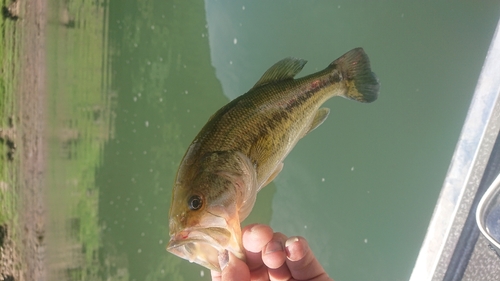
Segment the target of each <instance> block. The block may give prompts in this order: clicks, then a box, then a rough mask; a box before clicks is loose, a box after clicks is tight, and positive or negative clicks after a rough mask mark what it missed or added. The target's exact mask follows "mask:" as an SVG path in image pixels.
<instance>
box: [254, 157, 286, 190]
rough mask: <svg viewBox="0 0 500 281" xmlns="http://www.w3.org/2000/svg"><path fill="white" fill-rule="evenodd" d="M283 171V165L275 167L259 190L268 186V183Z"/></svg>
mask: <svg viewBox="0 0 500 281" xmlns="http://www.w3.org/2000/svg"><path fill="white" fill-rule="evenodd" d="M281 170H283V163H279V164H278V166H276V169H274V171H273V173H272V174H271V175H270V176H269V178H268V179H267V181H266V182H265V183H264V184H263V185H261V186H260V187H259V190H261V189H262V188H263V187H264V186H266V185H268V184H269V183H270V182H272V181H273V180H274V178H276V176H277V175H278V174H279V173H280V172H281Z"/></svg>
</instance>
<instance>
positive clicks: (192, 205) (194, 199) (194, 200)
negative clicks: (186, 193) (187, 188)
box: [188, 195, 203, 211]
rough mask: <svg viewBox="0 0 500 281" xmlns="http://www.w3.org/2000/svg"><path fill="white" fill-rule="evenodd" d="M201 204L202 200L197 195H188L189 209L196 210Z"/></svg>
mask: <svg viewBox="0 0 500 281" xmlns="http://www.w3.org/2000/svg"><path fill="white" fill-rule="evenodd" d="M202 205H203V200H202V199H201V197H200V196H199V195H193V196H191V197H189V200H188V206H189V209H190V210H193V211H196V210H198V209H200V208H201V206H202Z"/></svg>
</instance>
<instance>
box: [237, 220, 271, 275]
mask: <svg viewBox="0 0 500 281" xmlns="http://www.w3.org/2000/svg"><path fill="white" fill-rule="evenodd" d="M242 233H243V235H242V236H243V237H242V241H243V248H245V255H246V258H247V261H246V262H247V265H248V268H249V269H250V274H251V277H252V280H265V279H268V278H269V277H268V273H267V267H266V266H265V265H264V262H263V261H262V254H261V252H262V249H263V248H264V246H265V245H267V243H269V241H271V239H272V238H273V230H272V229H271V228H270V227H269V226H267V225H263V224H251V225H248V226H246V227H244V228H243V230H242Z"/></svg>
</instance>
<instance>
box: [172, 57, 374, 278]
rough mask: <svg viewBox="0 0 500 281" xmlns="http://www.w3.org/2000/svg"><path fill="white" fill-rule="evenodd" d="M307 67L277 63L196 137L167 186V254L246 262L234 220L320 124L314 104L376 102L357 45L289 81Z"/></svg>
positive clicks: (323, 114) (215, 262)
mask: <svg viewBox="0 0 500 281" xmlns="http://www.w3.org/2000/svg"><path fill="white" fill-rule="evenodd" d="M305 64H306V61H305V60H302V59H296V58H286V59H283V60H281V61H279V62H277V63H276V64H274V65H273V66H272V67H271V68H269V69H268V70H267V71H266V72H265V73H264V75H263V76H262V78H260V80H259V81H258V82H257V83H256V84H255V86H253V88H252V89H250V90H249V91H248V92H247V93H246V94H244V95H242V96H240V97H238V98H236V99H234V100H233V101H231V102H229V103H228V104H227V105H225V106H224V107H222V108H221V109H219V110H218V111H217V112H216V113H215V114H214V115H213V116H212V117H210V119H209V120H208V122H207V124H206V125H205V126H204V127H203V128H202V129H201V131H200V132H199V133H198V135H197V136H196V137H195V139H194V140H193V142H192V143H191V145H190V146H189V148H188V150H187V152H186V154H185V155H184V158H183V159H182V162H181V164H180V166H179V170H178V172H177V176H176V180H175V186H174V188H173V194H172V204H171V207H170V214H169V216H170V222H169V228H170V231H169V234H170V242H169V243H168V245H167V250H168V251H169V252H171V253H173V254H175V255H177V256H179V257H181V258H184V259H187V260H189V261H191V262H196V263H198V264H200V265H203V266H205V267H207V268H209V269H211V270H217V271H220V270H221V267H220V264H219V258H220V257H227V254H228V251H229V252H232V253H233V254H234V255H235V256H237V257H238V258H240V259H245V254H244V251H243V248H242V244H241V227H240V222H241V221H243V220H244V219H245V218H246V217H247V216H248V214H249V213H250V211H251V210H252V207H253V205H254V203H255V200H256V195H257V192H258V191H259V190H260V189H261V188H262V187H264V186H266V185H267V184H268V183H269V182H271V181H272V180H273V179H274V178H275V177H276V176H277V175H278V174H279V172H280V171H281V170H282V168H283V160H284V159H285V157H286V156H287V155H288V153H289V152H290V151H291V150H292V148H293V147H294V146H295V144H296V143H297V142H298V141H299V140H300V139H301V138H302V137H304V136H305V135H306V134H308V133H310V132H311V131H312V130H314V129H315V128H317V127H318V126H319V125H321V124H322V123H323V121H325V119H326V118H327V116H328V113H329V112H330V110H329V109H328V108H320V106H321V105H322V104H323V103H324V102H325V101H326V100H328V99H329V98H331V97H333V96H341V97H344V98H348V99H352V100H356V101H360V102H372V101H374V100H376V99H377V96H378V92H379V88H380V85H379V82H378V79H377V78H376V76H375V74H374V73H372V71H371V69H370V63H369V60H368V57H367V55H366V54H365V52H364V51H363V49H361V48H356V49H353V50H351V51H349V52H347V53H346V54H344V55H343V56H341V57H340V58H338V59H337V60H335V61H333V62H332V63H331V64H330V65H328V67H327V68H325V69H324V70H322V71H319V72H316V73H313V74H311V75H308V76H305V77H302V78H298V79H293V77H294V76H295V75H296V74H297V73H299V72H300V71H301V70H302V68H303V67H304V65H305Z"/></svg>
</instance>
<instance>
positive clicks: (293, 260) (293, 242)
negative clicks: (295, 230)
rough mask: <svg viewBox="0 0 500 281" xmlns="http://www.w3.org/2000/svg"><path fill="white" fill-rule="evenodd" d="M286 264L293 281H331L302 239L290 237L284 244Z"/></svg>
mask: <svg viewBox="0 0 500 281" xmlns="http://www.w3.org/2000/svg"><path fill="white" fill-rule="evenodd" d="M285 250H286V254H287V260H286V264H287V266H288V268H289V269H290V273H291V274H292V277H293V279H295V280H314V281H320V280H321V281H323V280H332V279H331V278H330V277H328V274H326V272H325V270H324V269H323V267H322V266H321V264H320V263H319V262H318V260H317V259H316V257H315V256H314V254H313V252H312V251H311V249H310V248H309V244H308V243H307V241H306V240H305V239H304V238H303V237H290V238H288V240H287V241H286V242H285Z"/></svg>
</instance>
